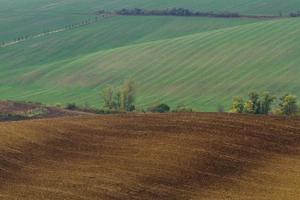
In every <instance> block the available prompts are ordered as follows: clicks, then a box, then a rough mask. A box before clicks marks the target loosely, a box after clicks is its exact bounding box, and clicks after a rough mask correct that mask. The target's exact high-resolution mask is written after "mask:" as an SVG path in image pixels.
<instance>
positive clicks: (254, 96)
mask: <svg viewBox="0 0 300 200" xmlns="http://www.w3.org/2000/svg"><path fill="white" fill-rule="evenodd" d="M249 101H251V102H252V108H249V111H251V112H248V113H252V114H259V113H260V99H259V94H258V93H257V92H250V93H249Z"/></svg>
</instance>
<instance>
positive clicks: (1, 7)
mask: <svg viewBox="0 0 300 200" xmlns="http://www.w3.org/2000/svg"><path fill="white" fill-rule="evenodd" d="M135 7H139V8H151V9H161V8H173V7H183V8H189V9H194V10H197V11H217V12H219V11H228V12H240V13H243V14H253V15H279V13H282V14H284V15H286V14H288V13H290V12H294V11H297V10H298V8H299V7H300V2H299V1H298V0H285V1H282V0H238V1H237V0H197V1H195V0H156V1H152V0H114V1H111V0H87V1H82V0H64V1H57V0H42V1H38V0H26V1H24V0H14V1H11V0H1V1H0V42H2V41H7V40H13V39H16V38H18V37H20V36H27V35H32V34H38V33H41V32H43V31H47V30H52V29H57V28H62V27H64V26H66V25H70V24H73V23H79V22H81V21H83V20H86V19H91V18H92V19H93V18H94V16H91V14H92V13H93V12H95V11H97V10H100V9H107V10H115V9H121V8H135Z"/></svg>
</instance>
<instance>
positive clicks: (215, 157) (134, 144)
mask: <svg viewBox="0 0 300 200" xmlns="http://www.w3.org/2000/svg"><path fill="white" fill-rule="evenodd" d="M299 125H300V119H299V118H294V119H293V118H286V119H285V118H276V117H264V116H258V117H257V116H247V115H230V114H212V113H211V114H209V113H198V114H179V115H177V114H132V115H117V116H99V117H75V118H74V117H72V118H60V119H47V120H36V121H24V122H9V123H0V198H1V199H5V200H15V199H22V200H27V199H28V200H40V199H45V200H47V199H49V200H50V199H51V200H60V199H69V200H75V199H76V200H77V199H78V200H82V199H90V200H92V199H103V200H118V199H120V200H126V199H130V200H132V199H141V200H148V199H149V200H150V199H161V200H164V199H170V200H171V199H172V200H173V199H180V200H185V199H186V200H187V199H195V200H198V199H199V200H200V199H201V200H202V199H253V200H254V199H255V200H257V199H274V200H277V199H278V200H279V199H287V200H290V199H292V200H294V199H295V200H296V199H299V198H300V189H299V184H300V148H299V147H300V126H299Z"/></svg>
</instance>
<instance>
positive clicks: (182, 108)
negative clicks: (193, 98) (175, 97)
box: [173, 104, 193, 113]
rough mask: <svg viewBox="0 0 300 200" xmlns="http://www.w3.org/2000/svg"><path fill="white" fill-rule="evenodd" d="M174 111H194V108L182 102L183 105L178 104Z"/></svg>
mask: <svg viewBox="0 0 300 200" xmlns="http://www.w3.org/2000/svg"><path fill="white" fill-rule="evenodd" d="M173 112H182V113H187V112H193V109H192V108H188V107H186V106H185V105H183V104H181V105H178V106H177V107H176V108H175V109H174V110H173Z"/></svg>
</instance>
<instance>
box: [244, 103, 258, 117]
mask: <svg viewBox="0 0 300 200" xmlns="http://www.w3.org/2000/svg"><path fill="white" fill-rule="evenodd" d="M254 107H255V106H254V103H253V102H252V101H251V100H248V101H246V102H245V104H244V112H245V113H250V114H255V108H254Z"/></svg>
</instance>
